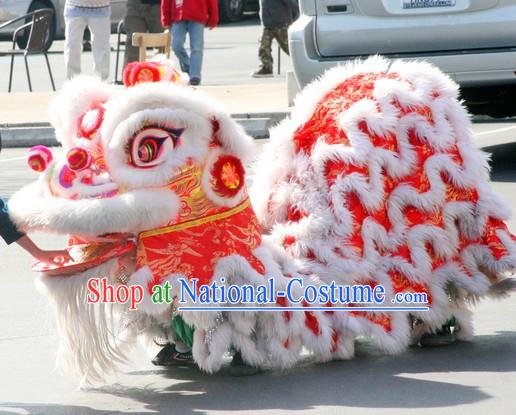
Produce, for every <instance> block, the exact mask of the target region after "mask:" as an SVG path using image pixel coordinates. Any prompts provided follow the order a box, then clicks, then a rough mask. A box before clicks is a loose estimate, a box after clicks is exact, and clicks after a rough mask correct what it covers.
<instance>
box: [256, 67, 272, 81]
mask: <svg viewBox="0 0 516 415" xmlns="http://www.w3.org/2000/svg"><path fill="white" fill-rule="evenodd" d="M251 76H252V77H253V78H271V77H272V76H273V75H272V68H264V67H263V66H262V67H261V68H260V69H258V70H257V71H256V72H253V73H252V74H251Z"/></svg>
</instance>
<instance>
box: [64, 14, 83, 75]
mask: <svg viewBox="0 0 516 415" xmlns="http://www.w3.org/2000/svg"><path fill="white" fill-rule="evenodd" d="M84 29H86V19H85V18H83V17H66V16H65V42H64V61H65V68H66V79H71V78H73V77H74V76H75V75H78V74H80V73H81V53H82V38H83V36H84Z"/></svg>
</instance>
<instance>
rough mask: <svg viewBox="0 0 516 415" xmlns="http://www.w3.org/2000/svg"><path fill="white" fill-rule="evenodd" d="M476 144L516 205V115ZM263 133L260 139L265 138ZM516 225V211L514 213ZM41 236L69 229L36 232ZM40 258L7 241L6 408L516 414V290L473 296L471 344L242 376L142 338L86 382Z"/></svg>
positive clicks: (8, 185) (3, 306) (17, 173)
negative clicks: (39, 274)
mask: <svg viewBox="0 0 516 415" xmlns="http://www.w3.org/2000/svg"><path fill="white" fill-rule="evenodd" d="M473 129H474V131H475V135H476V140H477V144H478V145H479V146H482V147H486V146H488V147H486V148H485V149H486V150H487V151H489V152H491V153H492V167H493V169H492V174H491V177H492V180H493V186H494V188H495V190H496V191H497V192H498V193H499V194H500V195H501V196H502V198H504V199H505V200H506V201H507V202H508V203H509V204H510V205H511V206H513V207H514V208H516V163H515V161H516V122H514V121H507V122H500V123H475V124H474V126H473ZM264 141H265V140H261V141H260V142H259V144H258V145H259V146H261V145H262V144H263V142H264ZM25 154H26V150H25V149H5V150H3V151H2V152H1V154H0V194H1V195H10V194H12V193H13V192H14V191H15V190H16V189H18V188H19V187H21V186H22V185H24V184H26V183H28V182H30V181H32V180H33V179H34V178H35V177H36V174H35V173H33V172H32V171H30V170H29V169H28V168H26V167H25V162H24V158H25ZM509 226H510V228H511V229H512V230H513V232H514V231H516V220H514V219H513V220H511V221H510V222H509ZM35 239H36V241H37V242H38V243H39V244H40V245H42V246H45V247H49V248H50V247H59V246H61V244H62V243H63V240H62V238H57V237H54V236H49V235H35ZM31 263H32V260H31V259H30V258H29V257H28V255H27V254H25V253H24V252H22V250H21V249H20V248H19V247H18V246H16V245H13V246H10V247H8V248H7V247H5V245H2V246H1V247H0V284H1V285H0V286H1V287H2V290H1V291H0V327H1V328H2V331H1V332H0V375H1V376H0V414H51V415H65V414H66V415H68V414H70V415H82V414H85V415H100V414H106V415H107V414H153V413H160V414H178V415H201V414H202V415H204V414H206V415H216V414H232V415H239V414H246V415H249V414H267V415H280V414H281V415H284V414H296V415H301V414H303V415H305V414H325V415H337V414H339V415H340V414H346V415H348V414H351V415H352V414H361V415H368V414H386V415H387V414H396V415H404V414H410V415H413V414H418V415H419V414H436V415H437V414H439V415H443V414H454V415H461V414H464V415H466V414H467V415H475V414H479V415H485V414H491V413H496V414H502V415H503V414H514V413H516V395H515V394H514V391H515V386H516V318H515V316H516V296H513V297H512V298H510V299H507V300H504V301H498V302H495V301H484V302H482V303H480V304H479V305H478V306H477V307H475V326H476V336H475V338H474V340H473V342H471V343H457V344H455V345H452V346H447V347H441V348H424V349H423V348H412V349H410V350H408V351H406V352H404V353H402V354H400V355H398V356H383V355H381V354H379V353H378V352H377V351H376V350H375V349H374V348H373V347H372V346H371V345H369V344H367V343H364V342H363V343H360V344H359V345H358V356H357V358H356V359H354V360H352V361H346V362H332V363H327V364H315V363H313V362H311V361H310V360H306V361H305V363H304V364H302V365H300V366H298V367H296V368H294V369H292V370H287V371H283V372H266V373H262V374H259V375H255V376H251V377H244V378H234V377H231V376H230V375H229V374H228V372H227V369H224V370H222V371H221V372H220V373H217V374H215V375H208V374H205V373H202V372H200V371H199V370H197V369H195V368H193V367H192V368H170V369H160V368H156V367H154V366H152V365H151V363H150V357H151V356H152V355H153V354H154V353H155V352H156V351H157V350H156V349H154V350H150V351H147V350H144V349H143V347H140V346H137V347H136V348H135V349H134V350H133V352H131V353H130V355H128V358H129V360H130V364H129V365H128V366H126V367H124V368H123V370H122V372H121V373H120V374H119V375H118V376H117V377H114V378H112V379H109V380H108V382H107V383H106V384H105V385H103V386H99V387H96V388H92V389H89V390H78V389H76V384H75V383H74V382H73V380H71V379H69V378H68V377H66V376H65V375H63V374H61V373H59V372H57V371H55V370H54V358H55V353H56V346H57V341H58V339H57V336H56V330H55V325H54V322H53V314H52V310H51V308H50V306H49V305H48V304H47V302H46V300H45V298H43V297H42V296H41V295H40V294H39V293H37V291H36V289H35V287H34V274H33V273H32V272H31V270H30V266H31Z"/></svg>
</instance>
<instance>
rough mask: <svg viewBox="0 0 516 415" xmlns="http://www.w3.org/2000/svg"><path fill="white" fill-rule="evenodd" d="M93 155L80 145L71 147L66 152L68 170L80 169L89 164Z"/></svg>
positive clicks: (87, 166)
mask: <svg viewBox="0 0 516 415" xmlns="http://www.w3.org/2000/svg"><path fill="white" fill-rule="evenodd" d="M92 162H93V157H92V156H91V154H90V152H89V151H88V150H86V149H84V148H82V147H72V148H71V149H70V151H68V153H67V154H66V163H67V164H68V167H69V168H70V170H74V171H82V170H86V169H87V168H89V167H90V166H91V163H92Z"/></svg>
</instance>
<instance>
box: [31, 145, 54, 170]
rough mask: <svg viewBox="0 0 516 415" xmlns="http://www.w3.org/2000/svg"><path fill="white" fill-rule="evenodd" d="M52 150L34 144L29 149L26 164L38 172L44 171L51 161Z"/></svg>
mask: <svg viewBox="0 0 516 415" xmlns="http://www.w3.org/2000/svg"><path fill="white" fill-rule="evenodd" d="M52 160H53V156H52V151H51V150H50V149H49V148H48V147H45V146H34V147H32V148H31V149H30V150H29V156H28V157H27V164H28V165H29V167H30V168H31V169H32V170H34V171H37V172H38V173H41V172H44V171H45V170H46V169H47V167H48V165H49V164H50V163H51V162H52Z"/></svg>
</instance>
